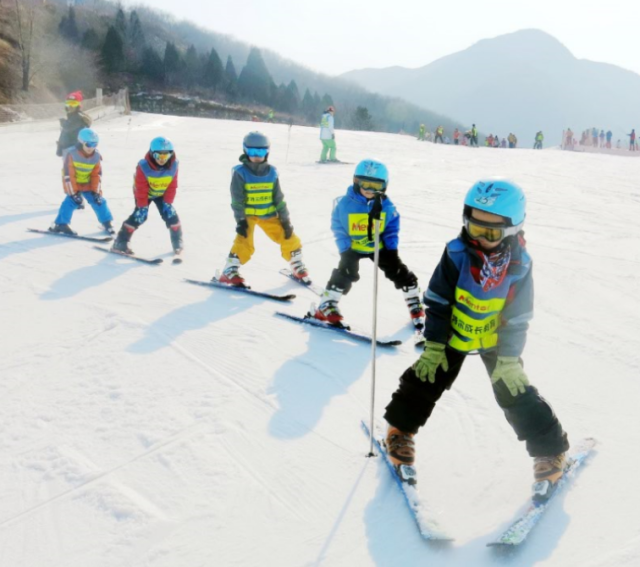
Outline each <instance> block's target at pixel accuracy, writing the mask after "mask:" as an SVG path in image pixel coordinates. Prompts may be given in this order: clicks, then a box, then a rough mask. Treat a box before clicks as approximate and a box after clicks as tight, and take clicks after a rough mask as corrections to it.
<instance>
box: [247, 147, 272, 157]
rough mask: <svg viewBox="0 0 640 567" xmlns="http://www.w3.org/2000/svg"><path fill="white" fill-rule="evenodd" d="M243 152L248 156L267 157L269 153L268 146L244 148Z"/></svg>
mask: <svg viewBox="0 0 640 567" xmlns="http://www.w3.org/2000/svg"><path fill="white" fill-rule="evenodd" d="M244 151H245V153H246V154H247V155H248V156H249V157H262V158H263V157H267V154H268V153H269V148H245V149H244Z"/></svg>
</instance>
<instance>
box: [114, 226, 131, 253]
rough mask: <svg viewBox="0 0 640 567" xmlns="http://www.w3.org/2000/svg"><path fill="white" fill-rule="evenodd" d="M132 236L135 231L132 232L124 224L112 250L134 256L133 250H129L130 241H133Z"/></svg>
mask: <svg viewBox="0 0 640 567" xmlns="http://www.w3.org/2000/svg"><path fill="white" fill-rule="evenodd" d="M132 234H133V229H131V230H130V229H129V228H127V226H126V225H125V224H123V225H122V228H121V229H120V232H118V236H116V239H115V240H114V241H113V244H112V245H111V250H114V251H115V252H122V253H123V254H133V250H131V248H129V241H130V240H131V235H132Z"/></svg>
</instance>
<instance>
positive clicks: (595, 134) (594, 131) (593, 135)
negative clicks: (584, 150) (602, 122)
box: [591, 126, 598, 148]
mask: <svg viewBox="0 0 640 567" xmlns="http://www.w3.org/2000/svg"><path fill="white" fill-rule="evenodd" d="M591 145H592V146H593V147H594V148H597V147H598V129H597V128H596V127H595V126H594V127H593V128H591Z"/></svg>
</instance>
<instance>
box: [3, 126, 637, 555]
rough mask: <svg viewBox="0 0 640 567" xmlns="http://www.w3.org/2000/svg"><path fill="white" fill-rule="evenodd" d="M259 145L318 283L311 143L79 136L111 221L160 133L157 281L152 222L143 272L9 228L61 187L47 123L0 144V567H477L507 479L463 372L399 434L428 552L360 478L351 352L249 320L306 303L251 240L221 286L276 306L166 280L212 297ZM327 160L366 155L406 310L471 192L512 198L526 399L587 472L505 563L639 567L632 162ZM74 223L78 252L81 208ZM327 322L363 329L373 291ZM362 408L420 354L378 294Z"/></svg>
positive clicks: (503, 504) (212, 133)
mask: <svg viewBox="0 0 640 567" xmlns="http://www.w3.org/2000/svg"><path fill="white" fill-rule="evenodd" d="M256 128H259V129H260V130H262V131H263V132H264V133H266V134H267V135H268V136H269V137H270V138H271V142H272V148H271V155H270V161H271V162H272V163H273V164H275V165H276V166H277V167H278V169H279V172H280V176H281V181H282V187H283V189H284V192H285V195H286V198H287V202H288V205H289V208H290V211H291V218H292V221H293V225H294V227H295V230H296V232H297V233H298V234H299V235H300V237H301V238H302V241H303V243H304V254H305V260H306V262H307V265H308V267H309V270H310V273H311V275H312V276H313V278H314V280H315V281H316V282H317V283H319V284H321V285H324V284H325V283H326V281H327V279H328V278H329V275H330V272H331V270H332V269H333V268H334V267H335V266H336V265H337V262H338V253H337V250H336V247H335V244H334V242H333V237H332V234H331V231H330V228H329V226H330V214H331V207H332V201H333V199H334V198H336V197H338V196H340V195H342V194H344V192H345V191H346V188H347V186H348V185H349V184H350V181H351V178H352V174H353V167H354V166H353V165H330V166H323V165H318V164H316V163H315V162H316V160H317V159H319V154H320V142H319V140H318V130H317V129H314V128H303V127H298V126H294V127H292V128H289V127H288V126H287V125H277V124H258V125H256V124H252V123H249V122H237V121H223V120H205V119H193V118H178V117H168V116H157V115H148V114H134V115H133V116H131V117H117V118H113V119H110V120H103V121H98V122H96V124H95V129H96V130H97V131H98V133H99V135H100V138H101V143H100V150H101V152H102V154H103V156H104V161H103V166H104V179H103V188H104V194H105V196H106V197H107V199H108V202H109V205H110V207H111V208H112V210H113V213H114V215H115V217H116V224H117V225H118V226H119V225H120V223H121V222H122V221H123V220H124V219H125V218H126V217H127V216H128V215H129V214H130V213H131V211H132V210H133V198H132V191H131V186H132V175H133V172H134V168H135V165H136V163H137V161H138V160H139V159H141V158H142V157H143V156H144V154H145V152H146V149H147V147H148V144H149V141H150V140H151V139H152V138H153V137H155V136H158V135H164V136H167V137H169V138H170V139H171V140H172V141H173V143H174V145H175V147H176V150H177V155H178V158H179V159H180V187H179V189H178V195H177V198H176V201H175V206H176V209H177V211H178V213H179V215H180V218H181V220H182V223H183V227H184V234H185V246H186V251H185V261H184V263H183V264H182V265H180V266H173V265H171V263H170V262H169V259H170V249H171V248H170V241H169V235H168V233H167V230H166V228H165V226H164V224H163V223H162V222H161V220H160V218H159V216H158V215H157V211H155V209H154V210H151V211H150V215H149V220H148V221H147V223H146V224H145V225H144V226H143V227H142V228H141V229H140V230H139V231H138V232H137V233H136V234H135V235H134V238H133V240H132V248H133V249H134V250H135V251H136V252H137V253H138V254H140V255H144V256H148V257H156V256H162V257H164V258H165V263H164V264H163V265H161V266H158V267H156V266H147V265H143V264H140V263H137V262H134V261H131V260H128V259H126V258H118V257H116V256H113V255H108V254H102V253H100V252H98V251H96V250H94V249H93V248H92V245H91V244H90V243H86V242H81V241H75V240H68V239H63V238H56V237H54V236H48V235H38V234H33V233H28V232H27V231H26V229H27V228H28V227H32V228H46V227H48V225H49V224H50V223H51V222H52V221H53V219H54V218H55V215H56V211H57V208H58V206H59V204H60V202H61V201H62V198H63V193H62V188H61V182H60V167H61V164H60V159H59V158H57V157H56V156H55V151H54V150H55V145H54V144H55V141H56V140H57V136H58V126H57V123H56V122H53V121H52V122H38V123H30V124H23V125H19V124H18V125H12V126H8V127H3V128H0V155H1V156H2V158H1V161H2V206H1V214H0V293H1V296H2V330H1V331H0V332H1V333H2V337H1V340H0V345H2V346H1V355H0V371H1V380H0V432H1V435H0V444H1V445H0V455H2V456H1V457H0V502H2V505H1V506H0V565H6V566H11V567H59V566H64V567H107V566H108V567H122V566H131V567H134V566H135V567H138V566H140V567H142V566H144V567H187V566H188V567H197V566H203V567H204V566H207V567H209V566H214V565H215V566H225V567H231V566H243V567H245V566H253V565H261V566H274V567H283V566H287V567H289V566H295V567H298V566H319V565H323V566H325V565H326V566H331V567H336V566H345V567H346V566H348V567H352V566H354V565H357V566H358V567H365V566H378V567H382V566H389V567H396V566H399V565H402V566H403V567H413V566H415V567H418V566H424V565H438V566H439V567H462V566H464V567H469V566H471V565H473V566H474V567H485V566H489V565H496V564H497V563H498V562H500V561H501V560H502V559H501V558H498V557H497V556H496V555H495V553H494V551H493V550H492V549H490V548H487V547H485V544H486V543H487V542H488V541H490V540H491V539H492V538H494V537H496V536H497V535H498V534H499V533H500V532H501V530H502V529H504V528H505V527H506V526H507V525H508V524H509V523H510V520H512V519H513V518H514V517H515V515H516V514H517V512H518V511H519V510H521V509H522V507H523V506H524V504H525V502H526V499H527V497H528V494H529V487H530V483H531V481H532V465H531V459H530V458H529V457H528V455H527V453H526V451H525V448H524V444H523V443H521V442H519V441H518V440H517V439H516V438H515V436H514V434H513V432H512V430H511V428H510V427H509V425H508V424H507V423H506V421H505V419H504V417H503V415H502V412H501V411H500V409H499V408H498V406H497V404H496V403H495V401H494V400H493V396H492V392H491V387H490V382H489V379H488V378H487V376H486V374H485V372H484V368H483V366H482V364H481V362H480V360H479V359H478V358H477V357H471V358H470V359H469V360H467V363H466V364H465V366H464V368H463V371H462V373H461V375H460V376H459V378H458V380H457V382H456V383H455V384H454V387H453V388H452V390H451V391H449V392H447V393H445V395H444V396H443V398H442V400H441V401H440V403H439V404H438V406H437V407H436V410H435V412H434V414H433V416H432V419H431V420H430V421H429V423H428V424H427V426H426V427H425V428H424V429H423V430H421V432H420V433H419V435H418V436H417V468H418V471H419V479H420V480H419V482H420V485H419V486H420V492H421V495H422V497H423V498H424V500H425V501H426V502H427V503H428V504H429V506H430V507H431V509H432V510H434V512H436V513H437V515H438V520H439V522H440V523H441V525H442V526H443V527H444V528H445V529H446V530H447V531H448V532H449V533H450V534H451V535H452V536H453V537H454V538H455V542H454V543H453V544H452V545H451V546H450V547H448V548H445V549H436V548H433V547H430V546H429V544H427V543H426V542H425V541H424V540H423V539H422V538H421V537H420V535H419V534H418V531H417V528H416V525H415V523H414V521H413V519H412V517H411V516H410V514H409V513H408V511H407V508H406V506H405V503H404V501H403V498H402V496H401V494H400V493H399V491H398V487H397V486H396V484H395V483H394V482H393V480H392V479H391V477H390V475H389V471H388V469H387V467H386V466H385V464H384V463H383V462H381V460H380V459H379V458H377V459H376V458H366V457H365V455H366V453H367V452H368V449H369V442H368V439H367V438H366V437H365V435H364V434H363V432H362V430H361V428H360V420H361V419H362V418H365V419H367V418H368V415H369V406H370V392H371V379H370V377H371V370H372V366H371V349H370V348H368V347H367V346H366V345H363V344H360V343H354V342H351V341H350V340H348V339H345V338H343V337H341V336H339V335H337V334H336V336H334V334H332V333H330V332H327V331H324V330H321V329H315V328H310V327H303V326H300V325H297V324H295V323H292V322H290V321H287V320H284V319H280V318H277V317H274V312H275V311H276V310H278V309H284V310H286V311H287V312H290V313H292V314H298V315H302V314H303V313H304V312H305V311H306V310H307V309H308V308H309V305H310V304H311V302H313V301H317V298H316V297H315V296H314V295H313V294H311V293H310V292H309V291H308V290H306V289H304V288H302V287H300V286H297V285H296V284H295V283H294V282H291V281H290V280H287V279H286V278H283V277H282V276H281V275H280V274H279V273H278V270H279V269H280V268H282V267H285V266H286V263H285V261H284V260H283V259H282V258H281V256H280V254H279V249H278V247H277V246H276V245H275V244H273V243H272V242H271V241H269V240H268V239H267V238H266V237H265V236H264V235H263V234H262V233H259V234H258V236H257V239H256V253H255V255H254V257H253V259H252V260H251V262H250V263H249V264H247V265H246V266H244V267H243V269H242V273H243V275H244V276H245V278H246V279H247V280H248V282H249V283H250V284H251V285H252V286H254V287H255V288H256V289H260V290H268V291H273V292H279V293H284V292H287V293H289V292H293V293H295V294H296V295H297V298H296V299H295V300H294V301H293V303H292V304H290V305H286V304H285V305H280V304H277V303H274V302H270V301H268V300H261V299H255V298H251V297H249V296H247V295H243V294H234V293H230V292H227V291H225V290H215V289H207V288H202V287H197V286H192V285H189V284H187V283H184V282H183V281H182V280H183V278H185V277H188V278H194V279H209V278H211V277H212V276H213V275H214V273H215V270H216V269H220V268H221V267H222V266H223V264H224V259H225V257H226V255H227V253H228V251H229V248H230V246H231V243H232V240H233V237H234V235H235V232H234V228H235V223H234V220H233V215H232V212H231V209H230V206H229V204H230V195H229V181H230V173H231V167H232V166H234V165H235V164H237V163H238V161H237V160H238V156H239V154H240V153H241V146H242V138H243V136H244V135H245V134H246V133H247V132H249V131H251V130H254V129H256ZM336 139H337V140H336V141H337V144H338V157H339V158H340V159H342V160H344V161H349V162H354V163H357V161H359V160H360V159H363V158H365V157H372V158H377V159H380V160H382V161H384V162H385V163H386V164H387V165H388V167H389V170H390V175H391V182H390V186H389V190H388V194H389V196H390V197H391V198H392V199H393V201H394V202H395V204H396V206H397V207H398V209H399V211H400V213H401V215H402V231H401V240H400V253H401V257H402V258H403V260H404V261H405V262H406V263H407V264H408V265H409V267H410V268H411V269H412V270H414V271H415V272H416V273H417V274H418V275H419V278H420V282H421V286H422V288H423V289H424V288H425V287H426V285H427V283H428V281H429V278H430V276H431V273H432V271H433V269H434V267H435V266H436V264H437V262H438V260H439V258H440V256H441V254H442V251H443V247H444V244H445V242H446V241H448V240H450V239H452V238H454V237H455V236H456V235H457V234H458V232H459V230H460V225H461V213H462V201H463V197H464V195H465V192H466V191H467V189H468V188H469V187H470V186H471V184H472V183H473V182H474V181H476V180H477V179H478V178H481V177H486V176H507V177H509V178H511V179H513V180H515V181H516V182H518V183H520V184H521V185H522V187H523V188H524V189H525V191H526V193H527V196H528V213H527V221H526V237H527V241H528V249H529V251H530V252H531V254H532V256H533V259H534V278H535V284H536V315H535V319H534V321H533V323H532V326H531V329H530V332H529V338H528V343H527V346H526V350H525V353H524V360H525V367H526V370H527V373H528V375H529V378H530V380H531V382H532V383H533V384H535V385H536V386H537V387H538V388H539V389H540V391H541V393H542V394H543V395H544V396H545V398H547V399H548V400H549V401H550V402H551V404H552V405H553V407H554V409H555V411H556V413H557V414H558V416H559V418H560V420H561V421H562V424H563V426H564V427H565V429H566V430H567V431H568V433H569V437H570V439H573V440H577V439H579V438H582V437H585V436H593V437H595V438H597V440H598V448H597V452H596V454H595V455H594V456H593V458H592V459H591V460H590V461H589V462H588V464H587V465H586V466H585V467H584V468H583V469H582V470H581V471H580V473H579V475H578V476H577V478H576V479H575V482H572V483H571V485H570V486H569V487H568V490H567V491H566V492H565V493H564V494H563V495H562V496H561V497H560V498H558V499H557V500H556V501H555V502H554V504H553V506H552V508H551V509H550V510H549V511H548V514H547V516H546V517H545V518H544V519H543V521H542V522H541V524H540V525H539V526H538V527H537V528H536V530H535V532H534V533H533V534H532V535H531V538H530V540H529V541H528V542H527V543H526V544H525V545H524V547H523V548H522V549H520V550H518V552H517V555H516V557H515V558H511V559H510V560H508V564H511V565H518V567H522V566H525V567H528V566H533V565H535V566H544V567H551V566H554V567H555V566H557V567H560V566H562V567H566V566H567V565H581V566H583V567H621V566H627V565H628V566H638V565H640V531H639V528H638V525H639V521H638V507H639V504H640V500H639V496H638V468H639V466H640V457H638V447H639V446H640V427H639V418H638V403H639V402H638V400H640V379H639V377H638V372H639V370H640V354H639V353H640V349H639V348H638V329H639V328H640V325H639V319H638V318H639V317H640V293H638V282H639V281H640V246H639V238H638V216H639V210H640V185H639V184H638V167H637V163H636V161H635V160H625V159H620V158H618V157H615V156H605V155H592V154H577V153H569V152H554V151H541V152H540V151H538V152H535V151H531V150H501V149H487V148H480V149H471V148H461V147H453V146H434V145H432V144H428V143H419V142H417V141H416V140H415V139H414V138H411V137H405V136H399V135H392V134H379V133H364V132H346V131H339V132H338V133H337V136H336ZM72 226H73V227H74V228H75V229H76V230H78V231H79V232H80V233H81V234H93V235H98V234H100V230H99V226H98V224H97V220H96V218H95V216H94V214H93V212H92V211H91V209H90V208H89V207H87V208H86V209H85V210H84V211H77V212H76V214H75V216H74V219H73V224H72ZM361 272H362V278H361V280H360V282H358V283H357V284H356V285H355V286H354V288H353V290H352V292H351V293H350V294H349V295H348V296H346V297H345V298H344V299H343V301H342V302H341V307H342V310H343V312H344V314H345V316H346V318H347V320H348V322H350V323H351V324H352V325H353V326H354V327H356V328H358V329H359V330H361V331H364V332H368V331H369V330H370V328H371V313H372V301H373V270H372V265H371V264H369V263H366V262H365V263H363V264H362V269H361ZM378 330H379V335H380V336H381V338H399V339H403V340H405V341H406V342H405V343H404V344H403V345H402V346H400V347H398V348H397V349H395V350H394V349H391V350H388V349H387V350H378V353H377V363H376V374H377V384H376V398H375V413H376V416H377V417H379V418H380V417H381V416H382V413H383V411H384V407H385V406H386V404H387V403H388V401H389V399H390V396H391V393H392V392H393V391H394V390H395V388H396V386H397V381H398V377H399V376H400V374H401V373H402V372H403V371H404V370H405V368H407V367H408V366H409V365H411V364H412V363H413V362H414V361H415V359H416V358H417V356H418V354H419V352H418V351H417V350H416V349H415V347H414V346H413V345H412V344H411V341H410V336H411V329H410V324H409V319H408V315H407V311H406V308H405V306H404V302H403V299H402V294H401V293H400V292H398V291H396V290H395V288H394V287H393V285H392V284H390V282H388V281H387V280H385V279H384V277H382V278H381V280H380V289H379V302H378Z"/></svg>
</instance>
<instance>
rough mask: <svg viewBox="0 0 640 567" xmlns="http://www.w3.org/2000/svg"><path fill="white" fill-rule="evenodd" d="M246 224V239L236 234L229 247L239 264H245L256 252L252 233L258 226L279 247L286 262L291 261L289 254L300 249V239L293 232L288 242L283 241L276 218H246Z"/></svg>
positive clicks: (282, 230)
mask: <svg viewBox="0 0 640 567" xmlns="http://www.w3.org/2000/svg"><path fill="white" fill-rule="evenodd" d="M247 223H248V224H249V228H248V229H247V237H246V238H245V237H244V236H241V235H240V234H237V235H236V239H235V240H234V241H233V246H232V247H231V253H232V254H235V255H236V256H238V258H239V259H240V263H241V264H246V263H247V262H248V261H249V260H250V259H251V256H253V253H254V252H255V251H256V249H255V247H254V246H253V232H254V230H255V228H256V225H258V226H259V227H260V228H261V229H262V230H263V231H264V233H265V234H266V235H267V236H268V237H269V238H270V239H271V240H273V241H274V242H275V243H276V244H279V245H280V251H281V253H282V257H283V258H284V259H285V260H286V261H287V262H288V261H289V260H290V259H291V252H293V251H294V250H298V249H299V248H301V247H302V242H300V238H298V236H297V235H296V233H295V232H294V233H293V234H292V235H291V238H289V239H288V240H286V239H285V237H284V228H282V224H280V219H279V218H278V217H270V218H268V219H261V218H260V217H247Z"/></svg>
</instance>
